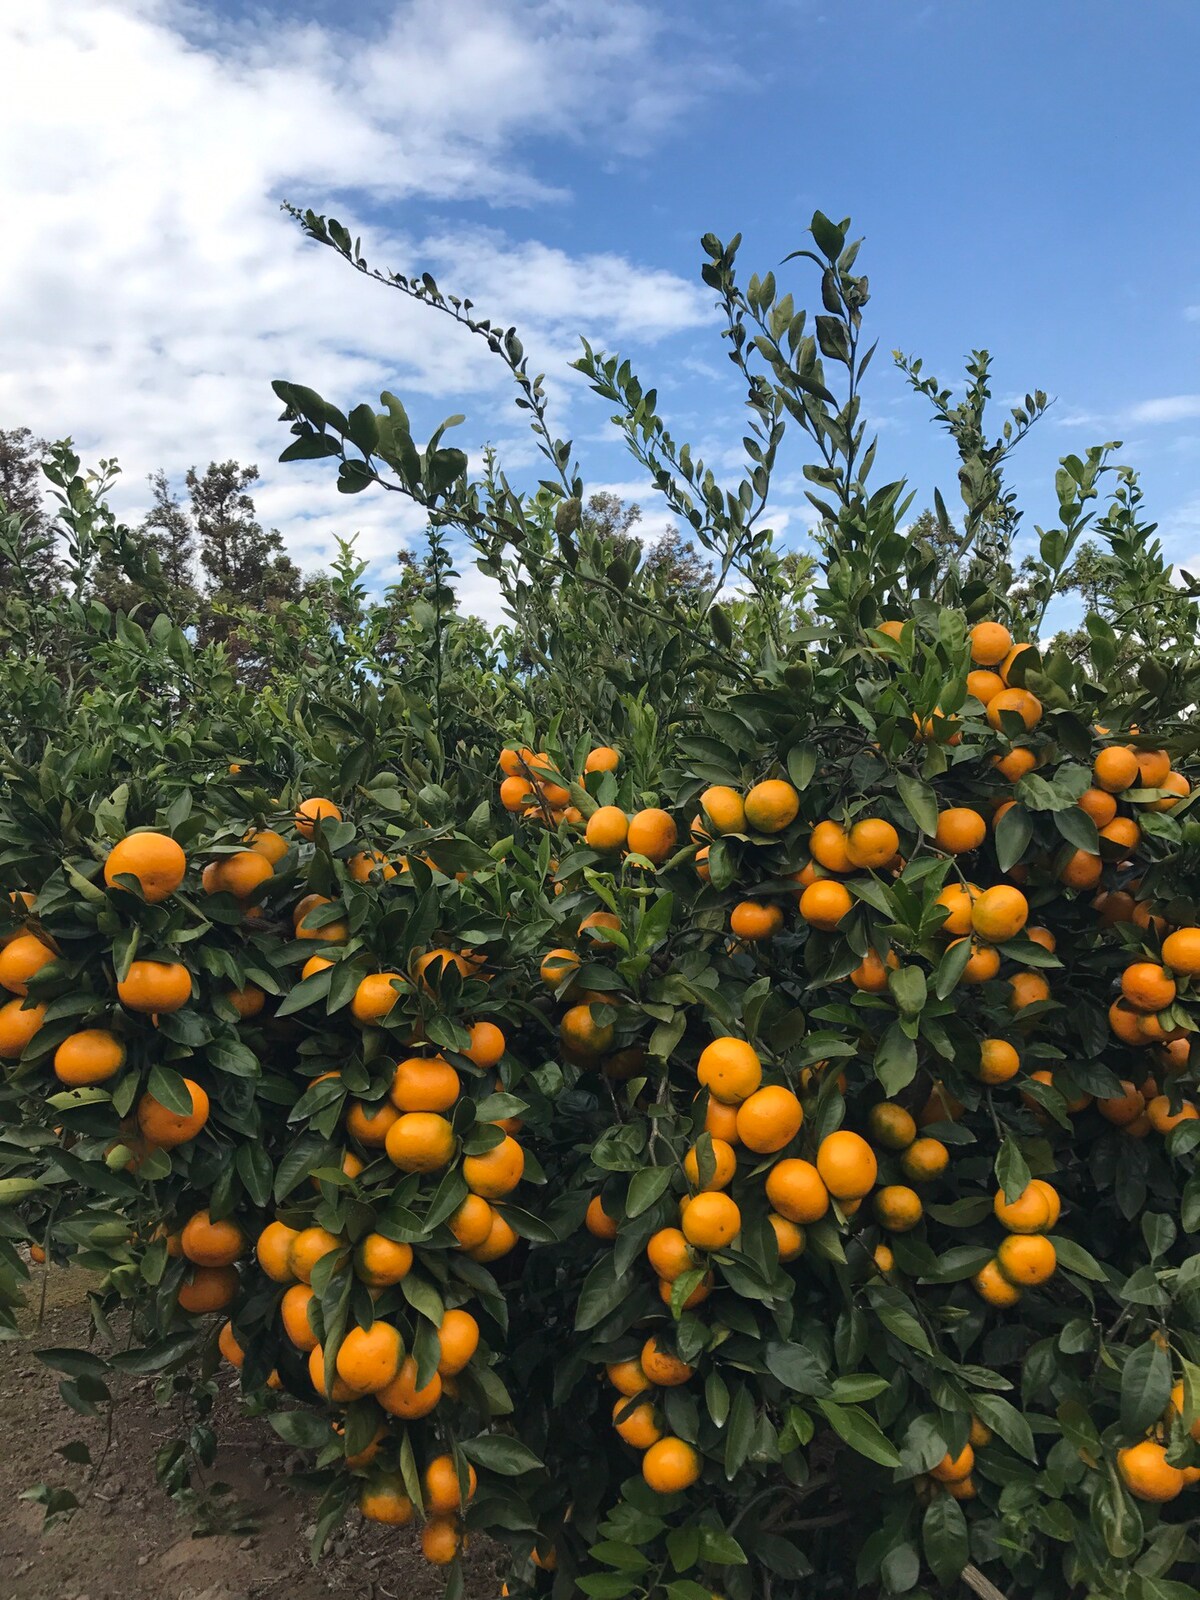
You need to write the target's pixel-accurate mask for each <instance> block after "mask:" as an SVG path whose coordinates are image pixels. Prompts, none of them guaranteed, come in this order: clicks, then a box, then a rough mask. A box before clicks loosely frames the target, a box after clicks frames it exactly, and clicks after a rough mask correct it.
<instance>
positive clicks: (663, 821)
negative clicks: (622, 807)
mask: <svg viewBox="0 0 1200 1600" xmlns="http://www.w3.org/2000/svg"><path fill="white" fill-rule="evenodd" d="M678 839H679V830H678V828H676V826H675V823H674V822H673V820H672V819H671V817H670V815H669V814H668V813H667V812H666V811H663V810H660V809H659V808H658V807H657V806H650V807H648V808H647V809H646V810H645V811H635V812H634V814H633V816H632V817H630V819H629V833H628V835H627V838H626V843H627V844H628V846H629V850H630V852H631V853H632V854H633V855H637V856H645V857H646V859H647V861H650V862H653V864H654V865H655V866H656V867H657V866H661V865H662V863H663V862H664V861H665V860H666V859H667V857H668V856H669V855H670V854H671V852H672V851H673V850H674V848H675V845H676V843H677V842H678Z"/></svg>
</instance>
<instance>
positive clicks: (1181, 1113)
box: [1146, 1094, 1200, 1133]
mask: <svg viewBox="0 0 1200 1600" xmlns="http://www.w3.org/2000/svg"><path fill="white" fill-rule="evenodd" d="M1146 1115H1147V1116H1148V1117H1149V1118H1150V1126H1151V1127H1152V1128H1153V1129H1154V1131H1155V1133H1170V1131H1171V1129H1172V1128H1177V1127H1178V1126H1179V1124H1180V1123H1181V1122H1194V1121H1195V1120H1196V1118H1197V1117H1200V1111H1197V1110H1196V1107H1195V1106H1194V1105H1193V1104H1192V1103H1191V1101H1190V1100H1185V1101H1184V1102H1183V1104H1182V1105H1181V1106H1180V1108H1179V1110H1178V1111H1176V1112H1174V1113H1172V1111H1171V1100H1170V1096H1169V1095H1165V1094H1156V1095H1155V1096H1154V1097H1153V1099H1152V1100H1150V1101H1149V1102H1148V1103H1147V1105H1146Z"/></svg>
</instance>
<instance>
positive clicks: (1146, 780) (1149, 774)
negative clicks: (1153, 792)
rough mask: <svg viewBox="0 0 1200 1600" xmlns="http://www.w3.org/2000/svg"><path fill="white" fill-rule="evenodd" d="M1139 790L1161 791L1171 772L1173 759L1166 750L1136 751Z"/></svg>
mask: <svg viewBox="0 0 1200 1600" xmlns="http://www.w3.org/2000/svg"><path fill="white" fill-rule="evenodd" d="M1134 756H1135V757H1136V759H1137V764H1138V788H1139V789H1161V788H1162V786H1163V784H1164V783H1165V782H1166V780H1167V777H1168V775H1169V773H1170V771H1171V758H1170V756H1169V755H1168V754H1167V752H1166V751H1165V750H1135V751H1134Z"/></svg>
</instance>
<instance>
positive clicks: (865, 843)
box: [846, 817, 900, 868]
mask: <svg viewBox="0 0 1200 1600" xmlns="http://www.w3.org/2000/svg"><path fill="white" fill-rule="evenodd" d="M899 848H900V835H899V834H898V833H897V832H896V830H895V828H893V827H892V825H891V823H890V822H885V821H884V820H883V818H882V817H863V818H861V819H860V820H859V821H858V822H856V823H855V824H854V826H853V827H852V828H851V829H850V832H849V833H848V834H847V835H846V854H847V856H849V858H850V863H851V865H852V866H855V867H862V868H873V867H882V866H884V865H885V864H886V863H887V862H889V861H890V860H891V859H892V857H893V856H894V855H895V854H896V852H897V850H899Z"/></svg>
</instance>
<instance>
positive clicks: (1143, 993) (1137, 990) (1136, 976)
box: [1121, 961, 1175, 1011]
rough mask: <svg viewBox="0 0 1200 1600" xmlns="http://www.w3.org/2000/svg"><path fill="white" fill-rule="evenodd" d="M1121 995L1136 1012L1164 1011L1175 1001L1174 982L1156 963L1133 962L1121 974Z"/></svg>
mask: <svg viewBox="0 0 1200 1600" xmlns="http://www.w3.org/2000/svg"><path fill="white" fill-rule="evenodd" d="M1121 993H1122V994H1123V995H1124V997H1125V999H1126V1000H1127V1001H1128V1002H1129V1004H1130V1005H1131V1006H1133V1008H1134V1009H1135V1010H1136V1011H1165V1010H1166V1009H1167V1007H1168V1006H1169V1005H1171V1004H1172V1002H1173V1001H1174V999H1175V980H1174V978H1172V977H1171V976H1170V974H1169V973H1168V972H1167V971H1166V970H1165V968H1163V967H1161V966H1159V964H1158V962H1156V961H1135V962H1133V963H1132V965H1131V966H1128V967H1126V968H1125V971H1124V972H1123V973H1122V974H1121Z"/></svg>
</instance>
